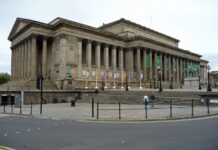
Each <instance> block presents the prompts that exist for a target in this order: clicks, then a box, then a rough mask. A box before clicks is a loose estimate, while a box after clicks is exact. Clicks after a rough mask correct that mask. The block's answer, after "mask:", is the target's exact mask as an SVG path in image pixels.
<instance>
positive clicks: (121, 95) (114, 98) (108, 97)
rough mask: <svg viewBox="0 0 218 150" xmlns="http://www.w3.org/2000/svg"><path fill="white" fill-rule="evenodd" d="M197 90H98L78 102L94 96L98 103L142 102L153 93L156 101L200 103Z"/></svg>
mask: <svg viewBox="0 0 218 150" xmlns="http://www.w3.org/2000/svg"><path fill="white" fill-rule="evenodd" d="M199 93H201V92H199V91H182V90H181V91H173V90H172V91H164V92H161V93H160V92H158V91H150V90H149V91H128V92H126V91H112V90H111V91H100V92H99V93H98V94H93V93H92V94H83V96H82V100H81V101H80V102H91V100H92V98H94V100H95V102H97V101H98V102H99V103H118V102H120V103H127V104H142V103H144V102H143V98H144V96H150V95H155V97H156V100H157V102H165V103H168V102H169V101H170V100H172V101H173V102H176V103H183V102H184V101H187V102H188V101H189V102H190V101H191V99H194V100H195V103H200V96H199Z"/></svg>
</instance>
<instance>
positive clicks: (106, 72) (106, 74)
mask: <svg viewBox="0 0 218 150" xmlns="http://www.w3.org/2000/svg"><path fill="white" fill-rule="evenodd" d="M104 79H105V80H108V70H107V69H106V70H105V74H104Z"/></svg>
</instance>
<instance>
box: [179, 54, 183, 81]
mask: <svg viewBox="0 0 218 150" xmlns="http://www.w3.org/2000/svg"><path fill="white" fill-rule="evenodd" d="M179 61H180V82H181V81H182V79H183V65H182V64H183V61H182V58H180V59H179Z"/></svg>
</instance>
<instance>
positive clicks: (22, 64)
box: [20, 41, 24, 80]
mask: <svg viewBox="0 0 218 150" xmlns="http://www.w3.org/2000/svg"><path fill="white" fill-rule="evenodd" d="M20 61H21V62H20V79H21V80H23V72H24V71H23V69H24V43H23V41H22V43H21V52H20Z"/></svg>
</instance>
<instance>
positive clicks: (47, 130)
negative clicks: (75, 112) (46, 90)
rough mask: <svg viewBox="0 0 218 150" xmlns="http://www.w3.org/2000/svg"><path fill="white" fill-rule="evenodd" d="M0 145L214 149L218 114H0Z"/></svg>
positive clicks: (59, 149) (47, 149) (70, 149)
mask: <svg viewBox="0 0 218 150" xmlns="http://www.w3.org/2000/svg"><path fill="white" fill-rule="evenodd" d="M0 145H2V146H9V147H12V148H15V149H17V150H217V149H218V117H217V118H209V119H202V120H188V121H173V122H155V123H96V122H77V121H69V120H52V119H39V118H32V117H17V116H10V117H0Z"/></svg>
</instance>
